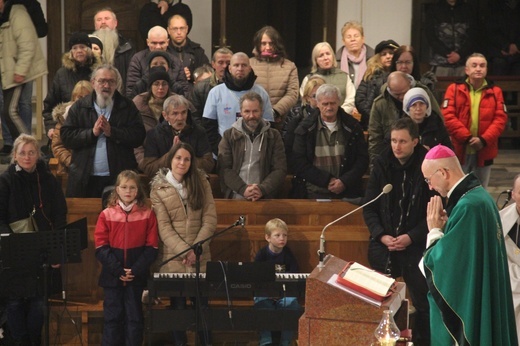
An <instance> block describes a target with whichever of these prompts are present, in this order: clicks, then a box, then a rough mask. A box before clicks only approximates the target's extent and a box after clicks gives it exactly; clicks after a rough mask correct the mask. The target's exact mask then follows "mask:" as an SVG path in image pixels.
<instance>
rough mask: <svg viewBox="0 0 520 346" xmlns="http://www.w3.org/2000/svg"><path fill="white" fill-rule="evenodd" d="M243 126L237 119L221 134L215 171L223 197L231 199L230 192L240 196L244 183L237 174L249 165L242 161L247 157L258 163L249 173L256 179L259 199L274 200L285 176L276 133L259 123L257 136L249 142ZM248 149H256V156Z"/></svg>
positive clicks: (283, 160)
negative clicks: (256, 160) (255, 159)
mask: <svg viewBox="0 0 520 346" xmlns="http://www.w3.org/2000/svg"><path fill="white" fill-rule="evenodd" d="M243 126H244V125H243V119H242V118H240V119H238V120H237V121H236V122H235V123H234V124H233V126H232V127H231V128H230V129H228V130H226V132H224V136H223V137H222V140H221V141H220V144H219V155H218V171H219V178H220V185H221V187H222V191H223V192H224V197H225V198H231V197H233V192H235V193H238V194H240V195H242V196H243V195H244V191H245V190H246V188H247V185H248V184H247V183H246V182H245V181H244V180H243V179H242V178H241V176H240V173H241V171H242V170H243V169H244V168H246V169H247V167H243V165H247V166H249V165H251V162H249V161H246V156H248V157H252V158H258V160H259V162H258V163H259V165H258V166H257V167H259V172H253V173H252V174H253V175H256V176H257V177H258V178H259V180H260V181H259V183H258V186H259V188H260V190H262V195H263V198H274V197H276V195H277V194H278V192H279V191H280V188H281V187H282V185H283V182H284V181H285V175H286V173H287V164H286V158H285V149H284V145H283V141H282V137H281V135H280V132H278V131H277V130H275V129H272V128H271V125H270V124H269V123H268V122H266V121H263V124H262V127H261V128H260V130H259V132H258V134H256V135H255V139H254V140H253V141H251V139H250V136H249V134H248V133H246V131H245V130H244V128H243ZM253 143H256V145H253ZM252 150H258V151H259V155H255V153H253V152H252ZM248 175H249V173H248Z"/></svg>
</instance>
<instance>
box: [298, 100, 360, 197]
mask: <svg viewBox="0 0 520 346" xmlns="http://www.w3.org/2000/svg"><path fill="white" fill-rule="evenodd" d="M338 120H339V121H340V122H341V126H340V131H343V133H344V136H345V138H346V143H345V154H344V157H343V162H342V164H341V170H340V176H339V177H336V178H338V179H340V180H341V181H342V182H343V184H345V186H346V189H345V191H343V193H342V194H340V195H338V196H337V197H338V198H341V197H350V198H351V197H359V196H362V195H363V189H362V188H363V184H362V183H361V178H362V177H363V174H365V172H366V171H367V168H368V149H367V143H366V142H365V137H364V134H363V129H362V128H361V125H360V124H359V122H358V121H357V120H356V119H354V118H353V117H352V116H351V115H349V114H347V113H346V112H345V111H344V110H343V109H342V108H339V109H338ZM318 121H321V118H320V115H319V112H315V113H313V114H310V115H309V116H308V117H307V118H305V119H303V120H302V121H301V123H300V125H298V127H297V128H296V130H295V131H294V144H293V152H292V158H289V161H288V165H291V166H292V167H293V169H294V171H295V173H296V175H297V176H299V177H300V178H302V179H305V180H306V181H308V182H310V183H312V184H314V185H316V186H320V187H327V186H328V184H329V180H330V178H332V176H331V174H330V173H328V172H325V171H323V170H321V169H319V168H317V167H315V166H314V165H313V162H314V156H315V155H314V151H315V147H316V134H317V131H318Z"/></svg>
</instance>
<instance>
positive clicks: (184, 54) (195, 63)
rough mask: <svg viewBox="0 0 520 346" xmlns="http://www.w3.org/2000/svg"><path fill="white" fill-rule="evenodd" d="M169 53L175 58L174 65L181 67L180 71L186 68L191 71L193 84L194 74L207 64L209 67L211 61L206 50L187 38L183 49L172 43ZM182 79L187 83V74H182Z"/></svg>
mask: <svg viewBox="0 0 520 346" xmlns="http://www.w3.org/2000/svg"><path fill="white" fill-rule="evenodd" d="M167 52H168V53H170V54H171V55H172V56H173V65H174V66H180V70H181V71H183V70H184V68H185V67H187V68H189V69H190V72H191V76H192V79H191V81H190V82H193V72H194V71H195V69H196V68H197V67H201V66H202V65H204V64H206V65H209V59H208V57H207V56H206V53H205V52H204V48H202V47H201V46H200V44H198V43H197V42H193V41H192V40H190V39H189V38H186V44H185V45H184V46H182V47H175V46H174V45H173V44H172V43H171V42H170V45H169V46H168V49H167ZM179 76H180V77H181V79H178V80H183V81H186V74H184V73H180V74H179Z"/></svg>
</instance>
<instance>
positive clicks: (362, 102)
mask: <svg viewBox="0 0 520 346" xmlns="http://www.w3.org/2000/svg"><path fill="white" fill-rule="evenodd" d="M387 77H388V72H386V71H385V70H383V69H379V70H377V71H375V73H374V75H373V76H372V78H370V79H369V80H364V79H363V80H362V81H361V83H359V86H358V88H357V89H356V108H357V110H358V112H359V113H361V121H360V123H361V126H362V127H363V130H365V131H366V130H367V129H368V120H369V119H370V111H371V110H372V104H373V103H374V100H375V99H376V97H377V96H379V94H380V93H381V87H382V86H383V84H385V83H386V78H387Z"/></svg>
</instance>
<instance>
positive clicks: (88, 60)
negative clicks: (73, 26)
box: [42, 32, 101, 140]
mask: <svg viewBox="0 0 520 346" xmlns="http://www.w3.org/2000/svg"><path fill="white" fill-rule="evenodd" d="M68 47H69V50H68V51H67V52H65V53H64V54H63V56H62V58H61V63H62V65H61V67H60V68H59V69H58V71H56V74H55V75H54V78H53V80H52V84H51V87H50V88H49V91H48V92H47V96H46V97H45V100H43V113H42V115H43V121H44V125H45V131H46V133H47V137H49V139H51V140H52V135H53V133H54V127H55V126H56V120H55V119H54V117H53V116H52V110H53V109H54V107H56V106H57V105H58V104H60V103H64V102H69V101H70V100H71V97H72V89H74V86H75V85H76V83H77V82H79V81H80V80H90V74H91V73H92V71H93V70H94V69H95V68H96V67H97V66H99V65H100V64H101V58H100V57H98V56H96V55H94V54H93V52H92V50H91V43H90V38H89V36H88V35H87V34H85V33H82V32H75V33H73V34H72V36H71V37H70V39H69V42H68Z"/></svg>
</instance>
